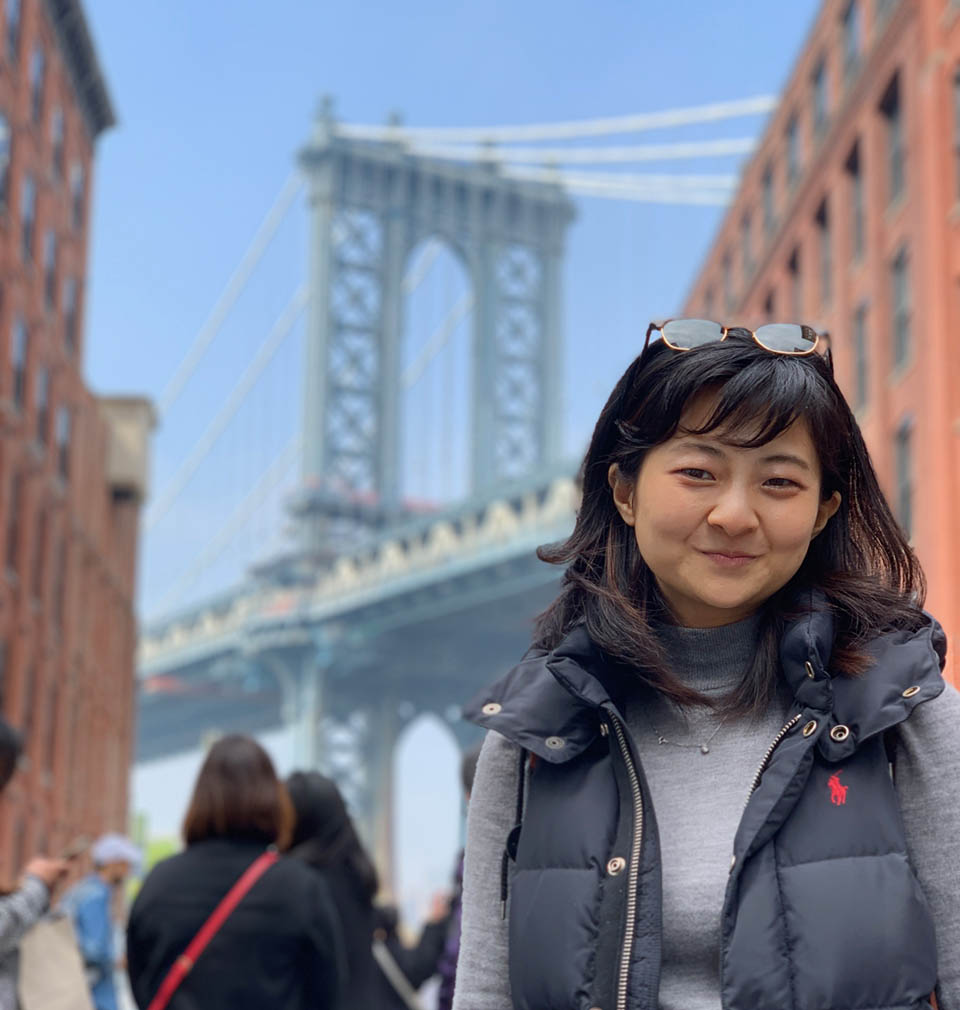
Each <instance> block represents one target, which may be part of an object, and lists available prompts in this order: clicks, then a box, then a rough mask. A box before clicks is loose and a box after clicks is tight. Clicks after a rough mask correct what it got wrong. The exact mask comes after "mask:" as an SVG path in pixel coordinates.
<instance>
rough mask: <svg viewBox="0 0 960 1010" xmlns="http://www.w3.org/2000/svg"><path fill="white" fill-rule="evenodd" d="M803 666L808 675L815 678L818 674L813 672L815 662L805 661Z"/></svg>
mask: <svg viewBox="0 0 960 1010" xmlns="http://www.w3.org/2000/svg"><path fill="white" fill-rule="evenodd" d="M803 668H804V669H805V670H806V671H807V676H808V677H809V678H810V679H811V680H813V678H814V677H816V674H815V673H814V672H813V663H804V664H803Z"/></svg>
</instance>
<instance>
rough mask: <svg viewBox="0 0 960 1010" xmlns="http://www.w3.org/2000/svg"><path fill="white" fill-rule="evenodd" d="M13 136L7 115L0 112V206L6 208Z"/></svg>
mask: <svg viewBox="0 0 960 1010" xmlns="http://www.w3.org/2000/svg"><path fill="white" fill-rule="evenodd" d="M12 146H13V138H12V135H11V133H10V123H9V122H8V121H7V117H6V116H5V115H3V113H0V207H3V208H6V206H7V201H8V200H9V198H10V154H11V149H12Z"/></svg>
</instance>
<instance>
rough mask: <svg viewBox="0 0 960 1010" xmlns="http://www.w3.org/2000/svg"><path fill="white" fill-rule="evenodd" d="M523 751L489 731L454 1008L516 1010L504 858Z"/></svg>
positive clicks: (477, 789)
mask: <svg viewBox="0 0 960 1010" xmlns="http://www.w3.org/2000/svg"><path fill="white" fill-rule="evenodd" d="M518 764H519V751H518V749H517V747H516V746H514V745H513V744H511V743H510V742H509V741H507V740H506V739H505V738H504V737H502V736H500V735H499V734H497V733H492V732H491V733H488V734H487V738H486V740H485V741H484V744H483V749H482V750H481V751H480V760H479V761H478V762H477V774H476V778H475V779H474V783H473V792H472V793H471V796H470V808H469V811H468V813H467V849H466V857H465V862H464V869H463V918H462V925H461V934H460V957H459V959H458V962H457V981H456V986H455V989H454V995H453V1010H512V1008H513V1000H512V999H511V997H510V978H509V972H508V962H507V922H506V920H505V919H504V918H503V917H502V916H501V914H500V860H501V857H502V855H503V850H504V846H505V844H506V841H507V835H508V834H509V833H510V830H511V828H512V827H513V820H514V813H515V805H516V796H517V777H518V775H519V768H518Z"/></svg>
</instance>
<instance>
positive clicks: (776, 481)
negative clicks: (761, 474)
mask: <svg viewBox="0 0 960 1010" xmlns="http://www.w3.org/2000/svg"><path fill="white" fill-rule="evenodd" d="M765 484H766V486H767V487H774V488H795V487H799V486H800V485H799V484H798V483H797V482H796V481H795V480H790V478H789V477H770V478H769V479H768V480H767V481H765Z"/></svg>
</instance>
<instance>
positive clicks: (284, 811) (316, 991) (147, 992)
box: [127, 736, 342, 1010]
mask: <svg viewBox="0 0 960 1010" xmlns="http://www.w3.org/2000/svg"><path fill="white" fill-rule="evenodd" d="M292 819H293V814H292V810H291V807H290V800H289V797H288V796H287V794H286V790H285V789H284V788H283V786H282V784H281V783H280V782H279V781H278V779H277V776H276V772H275V771H274V768H273V764H272V762H271V761H270V758H269V756H268V755H267V753H266V752H265V751H264V750H263V748H262V747H260V745H259V744H258V743H257V742H256V741H254V740H251V739H250V738H249V737H244V736H226V737H224V738H223V739H221V740H218V741H217V743H215V744H214V745H213V747H212V748H211V749H210V753H209V754H208V755H207V758H206V760H205V761H204V764H203V767H202V768H201V769H200V775H199V777H198V778H197V783H196V786H195V788H194V792H193V798H192V799H191V801H190V807H189V809H188V811H187V815H186V819H185V821H184V827H183V835H184V841H185V842H186V849H185V851H183V852H182V853H180V854H179V855H176V856H173V857H171V858H170V859H167V860H164V861H163V862H161V863H159V864H158V865H157V866H155V867H154V868H153V870H152V871H151V872H150V874H149V876H148V877H147V879H146V880H145V881H144V884H143V887H142V889H141V891H140V893H139V895H138V896H137V900H136V901H135V902H134V905H133V909H132V910H131V913H130V923H129V927H128V932H127V962H128V968H129V972H130V982H131V986H132V988H133V993H134V997H135V999H136V1001H137V1005H138V1006H139V1007H140V1008H141V1010H146V1007H147V1006H148V1005H149V1004H150V1001H151V1000H152V999H153V998H154V996H155V994H156V993H157V991H158V989H159V988H160V986H161V984H162V982H163V980H164V978H165V977H166V976H167V974H168V972H169V971H170V969H171V967H172V966H173V964H174V962H175V961H176V960H177V959H178V958H179V957H180V956H181V955H182V954H183V953H184V952H185V950H186V949H187V946H188V945H189V944H190V942H191V940H193V938H194V936H195V935H196V934H197V932H198V931H199V930H200V929H201V927H202V926H203V925H204V923H205V922H206V921H207V920H208V918H209V916H210V915H211V913H212V912H213V911H214V909H215V908H216V907H217V906H218V905H219V903H220V902H221V900H222V899H223V898H224V897H225V896H226V895H227V893H228V892H229V891H230V890H231V888H232V887H233V886H234V884H235V883H236V882H237V881H238V880H239V879H240V877H241V876H242V875H243V874H244V873H245V871H246V870H247V869H248V868H249V867H250V866H251V865H252V864H253V863H254V862H255V861H256V860H257V859H258V857H260V856H261V855H262V854H263V852H264V851H265V850H266V849H267V848H268V847H269V846H276V847H278V848H280V849H283V848H284V847H285V846H286V844H287V842H288V841H289V838H290V829H291V823H292ZM341 959H342V948H341V945H340V938H339V936H338V933H337V922H336V911H335V910H334V908H333V906H332V904H331V901H330V897H329V895H328V893H327V891H326V888H325V887H324V885H323V882H322V881H320V880H318V879H317V878H316V876H315V875H314V874H312V873H309V872H308V871H307V870H306V868H305V867H303V866H302V865H300V864H299V863H297V862H295V861H293V860H288V859H285V860H280V861H279V862H277V863H276V864H274V865H273V866H270V867H269V869H267V870H266V872H265V873H264V874H263V876H261V877H260V878H259V879H258V880H257V881H256V883H255V884H254V885H253V887H252V888H251V889H250V890H249V892H248V893H247V894H246V896H245V897H243V898H242V900H241V901H240V903H239V905H238V906H237V907H236V909H235V910H234V911H233V913H232V914H231V915H230V916H229V917H228V918H227V920H226V922H225V923H224V924H223V926H222V928H221V929H220V930H219V932H217V934H216V935H215V936H214V938H213V940H212V941H211V942H210V944H209V946H208V947H207V948H206V949H205V950H204V952H203V953H202V954H201V955H200V956H199V958H198V959H197V961H196V964H194V965H193V966H192V968H191V970H190V971H189V973H188V974H187V976H186V978H185V979H184V981H183V982H182V984H181V985H180V987H179V988H178V989H177V990H176V992H175V993H174V995H173V997H172V999H171V1000H170V1003H169V1004H168V1005H169V1008H170V1010H201V1008H202V1010H263V1008H264V1007H271V1008H273V1007H276V1008H283V1010H334V1008H336V1007H338V1006H339V1004H338V996H339V988H340V980H341V974H342V967H341Z"/></svg>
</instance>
